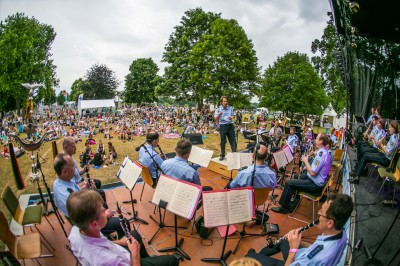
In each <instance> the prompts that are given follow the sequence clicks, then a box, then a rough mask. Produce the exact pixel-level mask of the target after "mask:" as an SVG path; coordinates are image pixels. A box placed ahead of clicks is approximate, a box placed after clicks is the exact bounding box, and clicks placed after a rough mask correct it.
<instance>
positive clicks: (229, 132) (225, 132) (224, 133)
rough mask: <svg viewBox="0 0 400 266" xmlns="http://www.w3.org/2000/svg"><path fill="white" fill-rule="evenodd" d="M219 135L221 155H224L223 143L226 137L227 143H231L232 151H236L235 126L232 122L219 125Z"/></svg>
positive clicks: (224, 143)
mask: <svg viewBox="0 0 400 266" xmlns="http://www.w3.org/2000/svg"><path fill="white" fill-rule="evenodd" d="M219 135H220V138H221V155H222V156H225V155H226V153H225V145H226V138H227V137H228V141H229V144H230V145H231V149H232V152H236V141H235V128H234V126H233V124H226V125H221V126H220V132H219Z"/></svg>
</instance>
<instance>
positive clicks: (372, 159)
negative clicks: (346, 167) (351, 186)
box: [354, 152, 390, 176]
mask: <svg viewBox="0 0 400 266" xmlns="http://www.w3.org/2000/svg"><path fill="white" fill-rule="evenodd" d="M367 163H379V164H380V165H382V166H384V167H387V166H389V164H390V161H389V160H388V158H386V156H385V155H383V154H382V153H375V152H372V153H369V152H367V153H364V154H363V155H362V156H361V158H360V160H359V161H358V162H357V164H356V167H355V169H354V173H355V174H356V176H361V174H362V172H363V171H364V168H365V166H367Z"/></svg>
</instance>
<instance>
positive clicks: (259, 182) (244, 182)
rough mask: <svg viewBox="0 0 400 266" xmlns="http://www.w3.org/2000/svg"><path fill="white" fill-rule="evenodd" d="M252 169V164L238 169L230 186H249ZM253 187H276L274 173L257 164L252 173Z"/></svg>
mask: <svg viewBox="0 0 400 266" xmlns="http://www.w3.org/2000/svg"><path fill="white" fill-rule="evenodd" d="M253 170H254V164H253V165H251V166H249V167H247V168H246V169H243V170H242V171H240V172H239V173H238V174H237V176H236V178H235V179H234V180H233V181H232V183H231V184H230V187H231V188H237V187H249V186H251V177H252V173H253ZM253 187H254V188H265V187H270V188H272V189H273V188H275V187H276V174H275V172H274V171H272V170H271V169H270V168H268V167H266V166H265V165H257V166H256V172H255V174H254V184H253Z"/></svg>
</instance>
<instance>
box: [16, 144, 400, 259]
mask: <svg viewBox="0 0 400 266" xmlns="http://www.w3.org/2000/svg"><path fill="white" fill-rule="evenodd" d="M348 155H349V159H350V161H352V160H353V159H354V152H353V151H352V150H349V152H348ZM224 167H225V169H224ZM209 168H210V169H220V170H218V171H216V172H215V171H211V170H210V169H207V168H200V169H199V173H200V178H201V182H202V185H204V186H211V187H213V189H214V190H217V189H222V188H223V187H224V186H225V185H226V184H227V182H228V180H229V177H230V171H228V170H226V162H225V163H224V161H222V162H220V161H219V160H218V158H214V159H213V160H212V162H211V163H210V165H209ZM222 170H223V171H222ZM333 170H334V169H332V171H333ZM287 171H290V168H288V169H287ZM344 179H347V178H346V177H344ZM366 181H367V180H366V178H363V179H362V180H361V183H360V184H359V185H351V186H349V191H350V192H351V195H352V197H353V198H354V199H355V203H356V212H355V214H354V216H353V218H352V220H351V225H350V228H352V229H351V230H350V231H351V232H350V239H349V248H348V250H347V256H346V262H345V263H343V264H341V265H365V263H366V261H367V259H368V258H367V256H366V254H365V252H364V250H363V247H362V248H361V249H360V250H358V251H356V250H354V248H353V247H354V245H355V243H356V242H357V240H358V239H360V238H363V246H366V247H368V248H369V250H370V251H371V253H372V254H373V253H374V251H375V250H376V248H377V247H378V245H379V243H380V241H381V240H382V238H383V237H384V235H385V233H386V232H387V230H388V229H389V227H390V224H391V223H392V221H393V218H394V217H395V215H396V213H397V211H398V210H399V207H395V208H390V207H383V206H382V205H381V204H380V202H381V200H382V199H383V198H388V197H390V195H389V194H388V192H386V191H385V192H384V193H381V196H380V197H379V199H380V201H379V203H378V204H375V205H361V204H368V203H371V202H372V200H373V198H374V195H375V194H374V193H376V192H377V190H378V187H375V188H373V189H372V192H371V193H369V192H367V191H366V190H365V189H364V184H365V182H366ZM345 182H347V180H343V184H345ZM380 183H381V181H379V184H380ZM333 186H334V185H333ZM142 187H143V183H138V184H136V186H135V188H134V189H133V197H134V198H135V199H137V200H138V203H137V204H135V209H136V210H137V211H138V215H139V217H140V218H142V219H145V220H146V221H147V222H148V223H149V224H148V225H144V224H141V223H138V222H134V223H135V225H136V226H138V225H140V226H139V232H140V233H141V234H142V236H143V237H144V238H145V240H149V239H150V238H151V237H152V236H153V234H154V233H155V232H156V230H157V229H158V226H157V225H156V223H155V222H153V221H152V220H151V219H150V218H149V215H154V214H153V211H154V205H153V204H152V203H150V200H151V198H152V196H153V193H154V190H153V189H152V188H150V187H149V186H146V187H145V189H144V194H143V198H142V201H139V197H140V192H141V190H142ZM332 188H333V187H332ZM281 193H282V190H281V189H276V190H275V194H277V195H278V199H279V197H280V194H281ZM106 195H107V202H108V206H109V207H110V208H112V209H115V208H116V203H117V202H122V201H124V200H129V199H130V195H129V191H128V189H126V188H124V187H121V186H118V185H117V186H110V188H109V189H106ZM28 198H29V197H27V196H26V195H24V196H22V197H21V201H24V202H25V203H26V204H27V203H28ZM268 203H269V204H270V208H271V207H273V206H274V205H273V203H272V202H271V201H268ZM123 207H124V209H125V210H126V211H128V212H131V208H132V207H131V204H123ZM316 211H317V208H316ZM199 215H202V209H200V210H199V211H198V212H197V216H199ZM269 215H270V218H269V220H268V222H269V223H276V224H278V225H279V227H280V233H279V235H276V236H273V238H276V237H280V236H282V235H284V234H286V233H287V232H288V231H289V230H292V229H294V228H298V227H303V226H305V225H306V222H311V221H312V218H311V217H312V203H311V202H310V201H308V200H303V201H302V202H301V204H300V206H299V207H298V208H297V210H296V213H294V214H292V215H293V216H294V217H296V218H298V219H301V220H304V221H306V222H300V221H298V220H295V219H292V218H290V217H288V216H289V215H288V214H286V215H284V214H278V213H274V212H269ZM154 216H155V217H157V219H158V213H156V214H155V215H154ZM126 218H129V217H126ZM48 219H49V221H50V223H51V224H52V225H53V226H54V228H55V230H54V231H53V230H52V229H51V227H50V226H49V224H48V223H47V221H46V219H44V218H43V219H42V224H41V225H39V226H38V227H39V228H40V230H41V231H42V232H43V233H44V235H45V237H46V238H47V239H48V240H49V241H50V242H51V244H52V245H53V246H55V248H56V252H55V257H52V258H43V259H40V263H41V264H42V265H75V264H76V263H75V260H74V258H73V256H72V255H71V253H70V252H69V251H68V250H67V249H66V248H65V247H64V246H65V245H66V244H68V241H67V240H66V238H65V236H64V234H63V232H62V230H61V227H60V225H59V223H58V221H57V219H56V217H55V215H54V214H51V215H50V216H49V217H48ZM165 223H166V225H173V215H172V214H171V213H167V215H166V220H165ZM178 225H179V226H186V227H187V229H178V233H179V238H181V237H183V238H184V242H183V244H182V246H181V248H182V249H183V250H184V251H185V252H186V253H187V254H188V255H189V256H190V257H191V260H190V261H189V260H184V261H182V262H181V264H180V265H212V264H209V263H204V262H202V261H201V258H204V257H215V258H218V257H220V255H221V251H222V245H223V238H221V237H220V235H219V233H218V230H213V231H212V233H211V234H210V236H209V237H208V239H202V238H200V236H199V235H198V234H197V233H196V229H195V228H194V231H193V234H192V233H191V230H192V228H191V227H192V221H188V220H186V219H184V218H180V217H179V218H178ZM235 226H236V228H237V230H238V231H240V230H241V229H242V224H237V225H235ZM65 229H66V231H67V233H69V231H70V229H71V226H70V225H69V224H68V223H66V225H65ZM399 229H400V223H399V222H398V221H397V222H396V223H395V226H394V228H393V229H392V231H391V233H390V234H389V236H388V238H387V239H386V241H385V242H384V243H383V245H382V247H381V248H380V249H379V250H378V252H377V253H376V254H375V257H376V258H377V259H379V260H381V261H382V262H383V265H388V262H389V261H390V260H391V259H392V258H393V256H395V254H396V252H397V253H398V249H399V246H400V245H399V244H400V243H399V242H400V238H399V237H398V232H399ZM13 230H18V228H14V229H13ZM246 231H247V232H249V233H261V232H262V230H261V229H260V226H257V225H254V226H253V227H251V228H248V227H246ZM16 232H18V231H16ZM20 233H22V231H20ZM29 233H31V231H30V229H26V228H25V234H29ZM320 233H321V232H320V230H319V229H318V228H317V227H313V228H311V229H309V230H308V231H306V232H305V233H304V236H305V237H304V241H307V242H310V243H312V242H314V240H315V238H316V237H317V235H318V234H320ZM353 236H354V239H353ZM238 239H239V232H236V233H234V234H233V235H231V236H229V237H228V241H227V247H226V251H227V250H233V249H234V248H235V246H236V243H237V241H238ZM266 239H267V236H266V235H265V236H259V237H248V238H245V239H243V240H242V242H241V243H240V245H239V249H238V251H237V252H236V254H232V255H231V256H230V257H229V258H228V259H227V263H228V264H229V262H231V261H233V260H234V259H237V258H241V257H243V256H244V255H245V254H246V253H247V251H248V250H249V249H250V248H254V249H255V250H256V251H259V250H260V249H261V248H263V247H264V246H265V245H266V243H267V241H266ZM174 241H175V238H174V231H173V229H170V228H163V229H161V230H160V232H159V233H158V234H157V236H156V237H155V238H154V239H153V241H152V243H151V244H150V245H149V244H147V243H145V245H146V248H147V250H148V253H149V254H150V255H162V254H163V253H160V252H158V250H159V249H161V248H165V247H169V246H173V245H174V243H175V242H174ZM42 253H43V254H48V251H47V250H46V249H45V248H44V247H42ZM276 257H277V258H280V255H277V256H276ZM399 261H400V257H397V258H395V260H394V262H393V263H392V264H391V265H399ZM350 263H351V264H350ZM26 264H27V265H36V263H35V262H33V261H30V260H26Z"/></svg>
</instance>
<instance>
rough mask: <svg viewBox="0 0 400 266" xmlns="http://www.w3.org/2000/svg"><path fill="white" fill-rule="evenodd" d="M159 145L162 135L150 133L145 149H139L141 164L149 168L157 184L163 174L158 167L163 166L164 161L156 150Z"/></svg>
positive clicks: (147, 136)
mask: <svg viewBox="0 0 400 266" xmlns="http://www.w3.org/2000/svg"><path fill="white" fill-rule="evenodd" d="M159 143H160V135H159V134H158V133H157V132H149V133H147V135H146V143H145V144H144V147H143V146H142V147H140V149H139V162H140V163H141V164H143V165H145V166H147V168H148V169H149V171H150V174H151V177H152V178H153V181H154V182H156V180H157V179H158V177H159V176H160V174H161V171H160V170H159V169H158V167H159V166H161V164H162V162H163V159H162V158H161V156H160V155H159V154H158V153H157V151H156V150H155V148H157V146H158V144H159ZM152 158H153V159H154V160H153V159H152ZM156 163H157V164H156ZM157 165H158V166H157Z"/></svg>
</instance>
